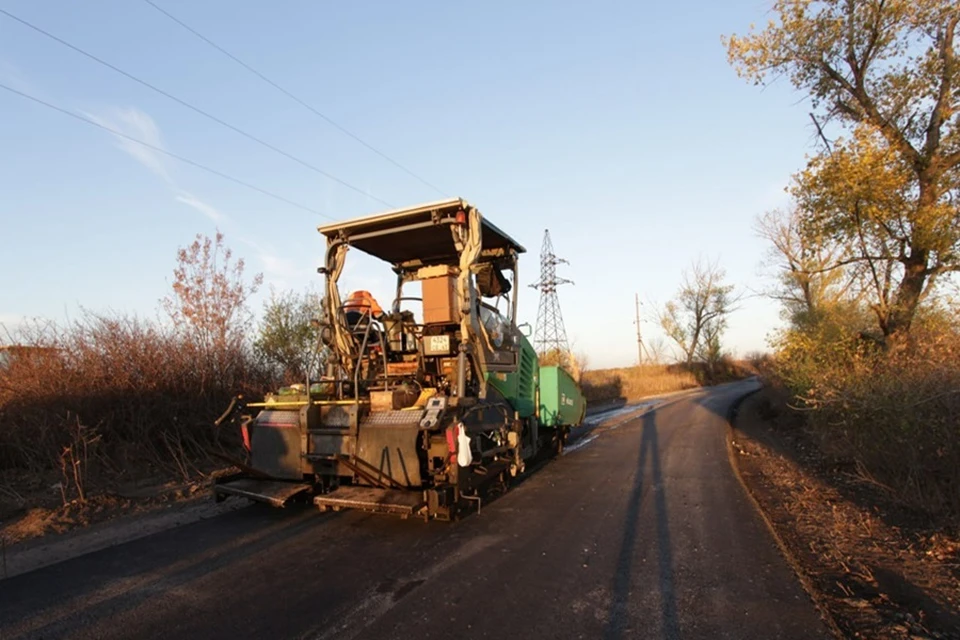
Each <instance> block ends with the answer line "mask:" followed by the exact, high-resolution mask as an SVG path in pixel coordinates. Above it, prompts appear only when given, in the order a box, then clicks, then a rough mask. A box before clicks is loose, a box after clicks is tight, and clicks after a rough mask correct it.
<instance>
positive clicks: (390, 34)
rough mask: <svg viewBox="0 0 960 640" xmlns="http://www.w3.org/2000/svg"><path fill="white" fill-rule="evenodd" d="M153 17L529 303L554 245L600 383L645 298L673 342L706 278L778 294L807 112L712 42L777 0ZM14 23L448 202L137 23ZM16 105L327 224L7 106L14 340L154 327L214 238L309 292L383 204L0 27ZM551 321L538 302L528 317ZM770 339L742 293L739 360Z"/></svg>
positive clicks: (130, 2) (107, 5) (365, 272)
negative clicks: (84, 316)
mask: <svg viewBox="0 0 960 640" xmlns="http://www.w3.org/2000/svg"><path fill="white" fill-rule="evenodd" d="M155 1H156V2H157V4H158V5H160V6H162V7H163V8H164V9H166V10H167V11H169V12H170V13H172V14H174V15H176V16H177V17H178V18H180V19H181V20H183V21H184V22H186V23H187V24H189V25H191V26H192V27H194V28H195V29H197V30H198V31H200V32H201V33H203V34H204V35H206V36H207V37H209V38H210V39H212V40H213V41H215V42H217V43H218V44H220V45H221V46H222V47H224V48H225V49H227V50H228V51H230V52H232V53H233V54H235V55H236V56H238V57H239V58H241V59H242V60H244V61H246V62H247V63H249V64H251V65H252V66H254V67H256V68H257V69H259V70H260V71H262V72H263V73H264V74H266V75H267V76H269V77H270V78H272V79H273V80H274V81H275V82H277V83H279V84H280V85H283V86H284V87H286V88H288V89H289V90H291V91H292V92H293V93H295V94H297V95H298V96H300V97H301V98H302V99H304V100H305V101H306V102H308V103H309V104H311V105H313V106H314V107H315V108H317V109H319V110H320V111H322V112H323V113H325V114H326V115H327V116H329V117H330V118H332V119H333V120H335V121H336V122H338V123H339V124H340V125H342V126H343V127H345V128H347V129H349V130H350V131H352V132H353V133H355V134H357V135H359V136H360V137H361V138H363V139H364V140H366V141H367V142H369V143H371V144H372V145H374V146H375V147H377V148H378V149H380V150H382V151H384V152H385V153H387V154H388V155H390V156H391V157H393V158H395V159H397V160H398V161H400V162H401V163H402V164H404V165H405V166H407V167H409V168H411V169H412V170H413V171H415V172H416V173H417V174H419V175H421V176H423V177H424V178H426V179H427V180H429V181H430V182H432V183H433V184H436V185H438V186H439V187H440V188H441V189H443V191H445V192H446V193H449V194H452V195H458V196H461V197H464V198H465V199H467V200H469V201H470V202H471V203H473V204H475V205H476V206H478V207H479V208H480V209H481V211H482V212H483V213H484V215H486V216H487V217H489V218H490V219H491V220H493V221H494V222H495V223H496V224H497V225H499V226H500V227H502V228H504V229H505V230H507V231H508V232H509V233H511V234H512V235H513V236H514V237H515V238H517V240H519V241H520V242H521V243H522V244H524V245H525V246H526V247H527V249H528V251H529V253H528V255H527V256H526V260H525V261H523V263H522V269H523V270H524V273H523V274H522V280H523V281H524V282H533V281H534V280H535V279H536V276H537V273H536V271H537V268H538V262H539V261H538V256H537V253H538V252H539V248H540V243H541V239H542V234H543V230H544V229H545V228H549V229H550V231H551V235H552V236H553V242H554V246H555V248H556V250H557V253H558V254H560V255H562V256H563V257H565V258H567V259H568V260H569V261H570V263H571V264H570V266H569V267H565V268H563V269H562V275H564V276H565V277H568V278H570V279H572V280H574V281H575V282H576V285H575V286H572V287H564V288H563V289H562V290H561V304H562V307H563V312H564V318H565V320H566V325H567V329H568V333H569V334H570V337H571V339H572V340H573V342H574V344H575V348H576V349H577V350H579V351H583V352H585V353H586V354H587V355H588V357H589V359H590V365H591V366H592V367H605V366H618V365H629V364H631V363H632V362H633V361H634V360H635V353H636V343H635V328H634V325H633V309H634V306H633V305H634V303H633V296H634V293H635V292H638V293H639V294H640V296H641V300H643V301H644V309H645V314H646V316H647V317H648V319H650V321H648V322H645V323H644V324H643V331H644V333H645V335H646V336H647V337H650V338H655V337H656V336H657V335H658V334H659V333H660V332H659V330H658V328H657V326H656V323H655V322H653V321H652V307H653V306H654V305H655V304H658V303H662V302H664V301H666V300H668V299H669V298H670V297H671V296H672V295H673V293H674V292H675V290H676V288H677V286H678V284H679V281H680V277H681V272H682V270H683V269H684V268H685V267H687V266H688V265H689V264H690V263H691V262H692V261H693V260H695V259H697V258H698V257H703V258H705V259H717V260H719V262H720V264H721V265H722V266H723V267H724V268H725V269H726V270H727V274H728V279H729V281H730V282H732V283H734V284H736V285H737V286H738V287H740V288H741V289H743V290H747V289H751V288H752V289H759V288H761V287H762V286H763V282H762V280H761V277H760V271H759V269H758V265H759V262H760V260H761V258H762V256H763V253H764V250H765V246H764V244H763V243H762V242H761V241H760V240H759V239H758V238H756V237H755V235H754V233H753V230H752V224H753V220H754V218H755V217H756V216H757V215H758V214H760V213H762V212H763V211H764V210H766V209H769V208H772V207H775V206H778V205H782V204H783V203H784V201H785V197H784V194H783V187H784V186H785V185H786V183H787V181H788V180H789V176H790V174H791V173H793V172H794V171H796V170H797V169H799V168H800V167H801V166H802V165H803V163H804V158H805V154H807V153H809V152H811V150H812V144H813V137H812V133H813V132H812V130H811V128H810V127H809V120H808V118H807V115H806V114H807V111H809V105H808V104H807V103H806V101H804V100H803V96H801V95H799V94H798V93H796V92H795V91H793V90H792V88H791V87H790V86H789V85H788V84H786V83H779V84H777V85H774V86H772V87H769V88H767V89H765V90H761V89H759V88H756V87H753V86H750V85H748V84H747V83H745V82H744V81H742V80H740V79H738V78H737V77H736V74H735V73H734V71H733V70H732V68H730V66H729V65H728V64H727V61H726V53H725V51H724V49H723V47H722V45H721V42H720V37H721V34H730V33H733V32H741V33H742V32H744V31H746V30H747V28H748V27H749V25H750V24H751V23H764V22H766V20H767V19H768V18H769V16H768V13H767V12H768V10H769V3H768V2H761V1H759V0H745V1H726V2H712V1H701V2H685V3H637V2H592V3H589V4H588V3H566V2H563V3H561V2H546V1H543V2H523V3H516V2H484V3H469V4H467V3H449V2H406V3H396V2H362V3H332V2H315V1H312V0H311V1H307V0H302V1H297V2H293V1H291V2H285V3H269V4H267V3H262V2H252V1H237V0H231V1H227V0H209V1H206V2H202V3H201V2H188V1H186V0H155ZM0 7H2V8H4V9H6V10H7V11H9V12H11V13H13V14H15V15H17V16H19V17H21V18H23V19H25V20H28V21H30V22H32V23H34V24H36V25H37V26H39V27H42V28H43V29H46V30H48V31H50V32H52V33H53V34H55V35H57V36H59V37H61V38H63V39H65V40H67V41H69V42H71V43H73V44H74V45H76V46H79V47H81V48H83V49H85V50H87V51H89V52H90V53H93V54H94V55H97V56H99V57H101V58H103V59H105V60H107V61H108V62H111V63H113V64H115V65H117V66H119V67H121V68H123V69H125V70H127V71H129V72H130V73H132V74H134V75H136V76H138V77H140V78H142V79H144V80H146V81H148V82H150V83H152V84H155V85H156V86H158V87H160V88H162V89H164V90H166V91H168V92H170V93H172V94H174V95H176V96H178V97H181V98H182V99H184V100H186V101H188V102H190V103H192V104H195V105H196V106H198V107H200V108H202V109H204V110H206V111H209V112H211V113H213V114H215V115H217V116H218V117H220V118H222V119H223V120H226V121H228V122H230V123H231V124H234V125H235V126H237V127H240V128H242V129H244V130H246V131H248V132H250V133H251V134H253V135H256V136H257V137H259V138H262V139H264V140H267V141H269V142H270V143H272V144H274V145H275V146H277V147H280V148H282V149H283V150H284V151H287V152H289V153H291V154H293V155H295V156H298V157H300V158H303V159H305V160H306V161H308V162H310V163H311V164H313V165H315V166H317V167H320V168H322V169H324V170H325V171H328V172H329V173H331V174H335V175H336V176H337V177H339V178H341V179H343V180H345V181H347V182H349V183H351V184H353V185H355V186H357V187H358V188H360V189H361V190H364V191H366V192H368V193H372V194H374V195H376V196H377V197H378V198H381V199H383V200H385V201H388V202H390V203H391V204H394V205H397V206H405V205H411V204H416V203H420V202H424V201H431V200H436V199H438V198H439V197H440V196H439V194H437V193H436V192H435V191H432V190H431V189H430V188H429V187H427V186H425V185H423V184H422V183H420V182H419V181H417V180H416V179H414V178H412V177H411V176H409V175H407V174H405V173H404V172H402V171H400V170H399V169H397V168H396V167H395V166H393V165H391V164H390V163H388V162H386V161H385V160H383V159H382V158H380V157H378V156H377V155H376V154H374V153H372V152H370V151H369V150H368V149H366V148H364V147H363V146H361V145H360V144H358V143H357V142H356V141H354V140H352V139H350V138H349V137H347V136H345V135H343V134H342V133H341V132H339V131H337V130H336V129H335V128H333V127H331V126H330V125H329V124H328V123H326V122H324V121H323V120H322V119H320V118H318V117H317V116H315V115H314V114H312V113H310V112H309V111H307V110H306V109H304V108H303V107H301V106H300V105H298V104H296V103H295V102H293V101H292V100H290V99H289V98H287V97H285V96H284V95H282V94H281V93H279V92H277V91H275V90H274V89H272V88H271V87H269V86H268V85H266V84H264V83H263V82H262V81H261V80H259V79H258V78H256V77H255V76H253V75H251V74H250V73H249V72H248V71H246V70H245V69H243V68H242V67H240V66H239V65H237V64H236V63H235V62H233V61H231V60H229V59H228V58H226V57H225V56H223V55H222V54H221V53H219V52H218V51H216V50H214V49H212V48H210V47H209V46H208V45H207V44H205V43H203V42H202V41H200V40H199V39H197V38H196V37H195V36H194V35H192V34H190V33H189V32H187V31H185V30H184V29H183V28H182V27H180V26H179V25H177V24H175V23H173V22H171V21H170V20H169V19H167V18H166V17H164V16H163V15H161V14H160V13H158V12H157V11H156V10H155V9H153V8H152V7H150V6H149V5H148V4H146V3H145V2H141V1H139V0H91V1H89V2H82V3H80V2H65V1H64V2H35V1H31V0H3V2H2V4H0ZM0 82H2V83H3V84H6V85H8V86H11V87H14V88H16V89H18V90H20V91H23V92H26V93H29V94H31V95H34V96H37V97H39V98H41V99H43V100H46V101H49V102H51V103H54V104H56V105H58V106H61V107H63V108H66V109H68V110H70V111H73V112H76V113H79V114H83V115H84V116H86V117H89V118H92V119H94V120H96V121H98V122H101V123H103V124H104V125H106V126H110V127H112V128H115V129H119V130H122V131H124V132H126V133H128V134H129V135H131V136H133V137H136V138H138V139H142V140H145V141H148V142H151V143H152V144H155V145H157V146H161V147H163V148H165V149H167V150H169V151H171V152H173V153H176V154H179V155H182V156H186V157H188V158H190V159H192V160H195V161H198V162H201V163H204V164H207V165H209V166H211V167H214V168H216V169H218V170H220V171H222V172H225V173H228V174H230V175H233V176H236V177H237V178H240V179H242V180H246V181H248V182H250V183H253V184H255V185H257V186H259V187H261V188H264V189H267V190H270V191H272V192H275V193H278V194H281V195H283V196H284V197H286V198H289V199H291V200H294V201H297V202H300V203H303V204H305V205H308V206H309V207H311V208H314V209H317V210H320V211H323V212H324V213H326V214H327V215H328V216H329V218H324V217H320V216H318V215H315V214H311V213H307V212H304V211H301V210H298V209H296V208H294V207H291V206H289V205H286V204H283V203H280V202H277V201H274V200H271V199H269V198H267V197H265V196H262V195H260V194H257V193H254V192H252V191H248V190H246V189H244V188H243V187H241V186H239V185H236V184H233V183H230V182H227V181H224V180H222V179H220V178H218V177H215V176H212V175H209V174H206V173H204V172H202V171H200V170H198V169H195V168H192V167H189V166H186V165H182V164H180V163H178V162H176V161H174V160H170V159H168V158H164V157H163V156H161V155H159V154H156V153H152V152H149V151H144V150H143V149H142V148H138V147H137V146H136V145H133V144H131V143H126V142H123V141H121V140H119V139H118V138H116V137H115V136H112V135H111V134H109V133H107V132H104V131H101V130H97V129H95V128H93V127H89V126H87V125H84V124H82V123H79V122H78V121H75V120H73V119H71V118H68V117H67V116H64V115H62V114H59V113H56V112H53V111H50V110H48V109H46V108H44V107H41V106H38V105H36V104H33V103H30V102H28V101H26V100H24V99H23V98H20V97H18V96H15V95H11V94H9V93H7V92H4V91H0V112H2V114H3V117H2V118H0V149H2V151H0V193H2V194H3V197H2V198H0V220H2V229H3V237H4V242H3V245H4V247H3V251H2V252H0V291H2V292H3V296H2V298H0V322H5V323H7V324H12V323H16V322H17V321H19V319H21V318H24V317H35V316H39V317H45V318H54V319H62V318H64V317H67V316H69V315H71V314H73V315H75V314H76V312H77V310H78V309H79V308H80V307H81V306H82V307H85V308H89V309H93V310H97V311H104V310H113V311H129V312H133V313H137V314H141V315H147V316H150V315H153V314H155V313H156V309H157V301H158V300H159V299H160V298H161V297H162V296H164V295H165V294H166V293H167V291H168V289H169V286H170V283H171V272H172V269H173V266H174V258H175V254H176V250H177V247H178V246H182V245H186V244H188V243H189V242H190V241H191V239H192V237H193V236H194V235H195V234H196V233H205V234H212V233H214V231H215V229H216V228H217V227H219V228H220V230H221V231H223V232H224V233H225V234H226V240H227V243H228V244H229V245H230V246H231V247H232V248H233V249H234V251H235V253H237V254H238V255H241V256H243V257H245V258H246V260H247V264H248V267H249V268H250V269H251V270H252V271H257V272H263V273H264V277H265V280H266V283H267V285H270V284H272V285H274V286H276V287H278V288H297V289H304V288H306V287H308V286H310V285H311V284H312V285H314V286H317V285H319V276H317V275H316V267H317V265H318V264H319V263H320V261H321V256H322V250H323V243H322V241H321V237H320V235H319V234H318V233H317V232H316V227H317V225H319V224H323V223H325V222H328V221H329V220H331V219H333V220H341V219H347V218H350V217H354V216H358V215H362V214H367V213H374V212H377V211H379V210H382V209H385V208H386V207H385V206H384V205H382V204H380V203H378V202H376V201H374V200H372V199H370V198H367V197H366V196H364V195H362V194H359V193H356V192H353V191H351V190H349V189H347V188H345V187H342V186H341V185H338V184H336V183H335V182H332V181H330V180H328V179H326V178H324V177H322V176H320V175H318V174H317V173H314V172H312V171H310V170H308V169H306V168H304V167H303V166H301V165H299V164H297V163H295V162H293V161H291V160H289V159H287V158H285V157H283V156H281V155H278V154H276V153H274V152H272V151H269V150H268V149H265V148H263V147H260V146H258V145H257V144H255V143H254V142H251V141H250V140H247V139H245V138H243V137H242V136H240V135H238V134H236V133H235V132H232V131H230V130H228V129H225V128H223V127H220V126H219V125H217V124H215V123H213V122H210V121H209V120H206V119H204V118H203V117H201V116H200V115H198V114H196V113H194V112H192V111H190V110H188V109H186V108H184V107H183V106H181V105H178V104H177V103H175V102H172V101H170V100H168V99H167V98H164V97H162V96H160V95H157V94H156V93H153V92H152V91H149V90H148V89H146V88H144V87H142V86H140V85H138V84H136V83H134V82H132V81H130V80H128V79H127V78H124V77H122V76H120V75H117V74H116V73H114V72H112V71H110V70H109V69H106V68H104V67H101V66H99V65H97V64H96V63H94V62H92V61H90V60H88V59H86V58H84V57H82V56H81V55H78V54H77V53H75V52H73V51H70V50H69V49H66V48H64V47H62V46H61V45H59V44H57V43H55V42H53V41H51V40H48V39H47V38H44V37H43V36H41V35H40V34H37V33H35V32H33V31H31V30H29V29H27V28H25V27H23V26H22V25H20V24H18V23H16V22H14V21H12V20H10V19H9V18H6V17H5V16H2V15H0ZM351 257H352V258H353V259H356V258H357V257H358V253H357V252H354V253H353V254H352V256H351ZM392 281H393V280H392V274H391V273H390V272H389V270H388V269H386V268H382V267H380V266H379V265H377V264H376V263H374V262H373V261H370V260H362V259H358V260H356V264H355V265H354V266H352V267H351V268H350V269H349V270H348V271H347V272H346V274H345V276H344V278H343V280H342V282H343V286H344V288H345V289H353V288H369V289H371V290H373V291H374V293H375V294H380V297H381V298H387V296H388V292H389V290H390V287H391V286H392ZM264 291H266V287H265V288H264ZM262 297H263V296H259V298H260V299H258V300H257V301H255V306H256V307H258V308H259V305H260V304H261V299H262ZM536 310H537V292H536V291H534V290H532V289H524V291H523V293H522V297H521V312H520V316H521V320H527V321H530V322H531V323H532V322H533V321H534V319H535V316H536ZM778 323H779V318H778V309H777V307H776V305H775V304H774V303H772V302H770V301H767V300H764V299H760V298H756V297H752V298H748V299H746V300H745V301H744V303H743V305H742V308H741V309H740V310H739V311H738V312H737V313H735V314H734V315H733V316H732V317H731V319H730V328H729V330H728V332H727V335H726V342H727V345H728V347H729V348H730V349H732V350H734V351H735V352H737V353H739V354H744V353H746V352H749V351H752V350H757V349H764V348H766V337H767V335H768V334H769V332H770V331H771V330H773V329H774V328H775V327H776V326H777V325H778Z"/></svg>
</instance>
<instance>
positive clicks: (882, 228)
mask: <svg viewBox="0 0 960 640" xmlns="http://www.w3.org/2000/svg"><path fill="white" fill-rule="evenodd" d="M773 13H774V14H775V16H776V20H773V21H771V22H770V23H769V24H768V25H767V26H766V27H765V28H764V29H762V30H756V29H752V30H751V32H750V33H749V34H748V35H745V36H736V35H734V36H731V37H729V38H727V39H726V42H725V44H726V47H727V51H728V56H729V59H730V62H731V64H733V65H734V66H735V68H736V69H737V72H738V74H739V75H740V76H741V77H744V78H746V79H749V80H752V81H753V82H755V83H757V84H763V83H766V82H768V81H770V80H772V79H775V78H777V77H780V76H786V77H788V78H789V79H790V81H791V82H792V83H793V85H794V86H795V87H796V88H798V89H800V90H802V91H805V92H807V93H808V94H809V95H810V97H811V99H812V101H813V104H814V108H816V109H818V110H819V111H820V112H821V114H822V115H823V116H824V117H825V119H826V120H827V121H832V122H834V123H837V124H839V125H841V126H843V127H845V128H847V129H848V130H849V131H851V135H850V137H849V139H846V140H843V141H841V142H840V143H839V144H838V145H837V146H836V148H833V149H829V148H828V149H826V150H825V151H824V152H823V153H821V154H819V155H818V156H817V157H815V158H813V160H812V161H811V162H810V164H809V166H808V167H807V169H806V170H805V171H804V172H802V173H801V174H799V175H798V176H797V177H796V181H795V187H794V196H795V198H796V199H797V200H798V202H799V204H800V206H801V210H802V212H803V215H804V219H805V223H806V224H807V228H809V229H810V230H811V232H812V233H816V234H817V235H822V234H823V233H825V232H826V233H827V237H829V238H831V239H833V240H834V241H836V242H844V243H847V245H848V247H849V248H850V249H851V250H852V257H851V258H850V260H851V261H853V262H855V263H859V264H861V265H865V271H864V273H865V275H866V277H867V278H868V280H867V281H868V282H872V283H873V287H874V289H875V290H876V293H877V294H878V295H877V296H876V297H875V300H876V302H875V304H874V307H875V311H876V312H877V316H878V319H879V321H880V328H881V329H882V331H883V333H884V335H885V337H887V338H892V339H897V338H899V337H902V336H904V335H906V334H907V333H908V332H909V330H910V325H911V322H912V321H913V318H914V316H915V314H916V311H917V307H918V305H919V304H920V303H921V302H922V301H923V299H924V297H925V296H927V295H929V293H930V291H931V290H932V288H933V287H934V286H935V284H936V282H937V279H938V277H939V276H941V275H943V274H945V273H948V272H952V271H960V211H958V200H960V117H958V113H960V63H958V61H957V44H956V40H955V38H956V35H957V30H958V28H957V27H958V23H960V6H958V5H957V3H956V0H819V1H814V0H777V1H776V2H775V3H774V7H773ZM853 262H852V263H853ZM852 263H851V264H852Z"/></svg>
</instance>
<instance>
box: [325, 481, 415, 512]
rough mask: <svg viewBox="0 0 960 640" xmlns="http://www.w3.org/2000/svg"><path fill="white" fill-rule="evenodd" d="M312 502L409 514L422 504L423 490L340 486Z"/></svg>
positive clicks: (332, 506) (328, 505)
mask: <svg viewBox="0 0 960 640" xmlns="http://www.w3.org/2000/svg"><path fill="white" fill-rule="evenodd" d="M313 503H314V504H315V505H317V506H318V507H320V508H321V509H324V510H325V509H334V510H335V511H338V510H340V509H360V510H362V511H375V512H377V513H393V514H397V515H401V516H409V515H413V514H415V513H417V511H419V510H420V507H422V506H423V505H424V504H426V503H425V502H424V500H423V492H421V491H418V490H411V491H400V490H395V489H375V488H373V487H340V488H339V489H337V490H336V491H333V492H331V493H327V494H324V495H320V496H317V497H315V498H314V499H313Z"/></svg>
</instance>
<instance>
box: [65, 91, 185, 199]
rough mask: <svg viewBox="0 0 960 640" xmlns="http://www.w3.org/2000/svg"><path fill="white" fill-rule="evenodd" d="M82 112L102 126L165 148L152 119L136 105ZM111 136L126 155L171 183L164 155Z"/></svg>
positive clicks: (172, 183)
mask: <svg viewBox="0 0 960 640" xmlns="http://www.w3.org/2000/svg"><path fill="white" fill-rule="evenodd" d="M84 115H85V116H87V117H88V118H90V119H91V120H93V121H95V122H96V123H98V124H100V125H102V126H104V127H108V128H110V129H115V130H117V131H119V132H120V133H123V134H125V135H128V136H130V137H131V138H136V139H137V140H142V141H143V142H146V143H147V144H150V145H153V146H154V147H159V148H160V149H166V145H164V143H163V136H162V135H161V134H160V127H158V126H157V123H156V121H155V120H154V119H153V118H151V117H150V115H149V114H147V113H145V112H143V111H141V110H140V109H137V108H136V107H126V108H124V107H114V108H112V109H109V110H108V112H107V113H105V114H99V115H98V114H95V113H84ZM113 138H114V139H115V140H116V143H117V146H118V147H119V148H120V149H121V150H123V151H124V152H125V153H126V154H128V155H130V156H131V157H132V158H133V159H134V160H136V161H137V162H139V163H140V164H142V165H143V166H145V167H146V168H147V169H149V170H150V171H151V172H152V173H153V174H154V175H156V176H159V177H160V178H161V179H162V180H163V181H164V182H166V183H167V184H169V185H171V186H174V185H175V183H174V180H173V178H172V177H171V175H170V169H169V167H168V158H166V157H165V156H164V155H163V154H162V153H159V152H157V151H154V150H153V149H150V148H148V147H145V146H143V145H140V144H137V143H136V142H133V141H131V140H127V139H126V138H121V137H120V136H113Z"/></svg>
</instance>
